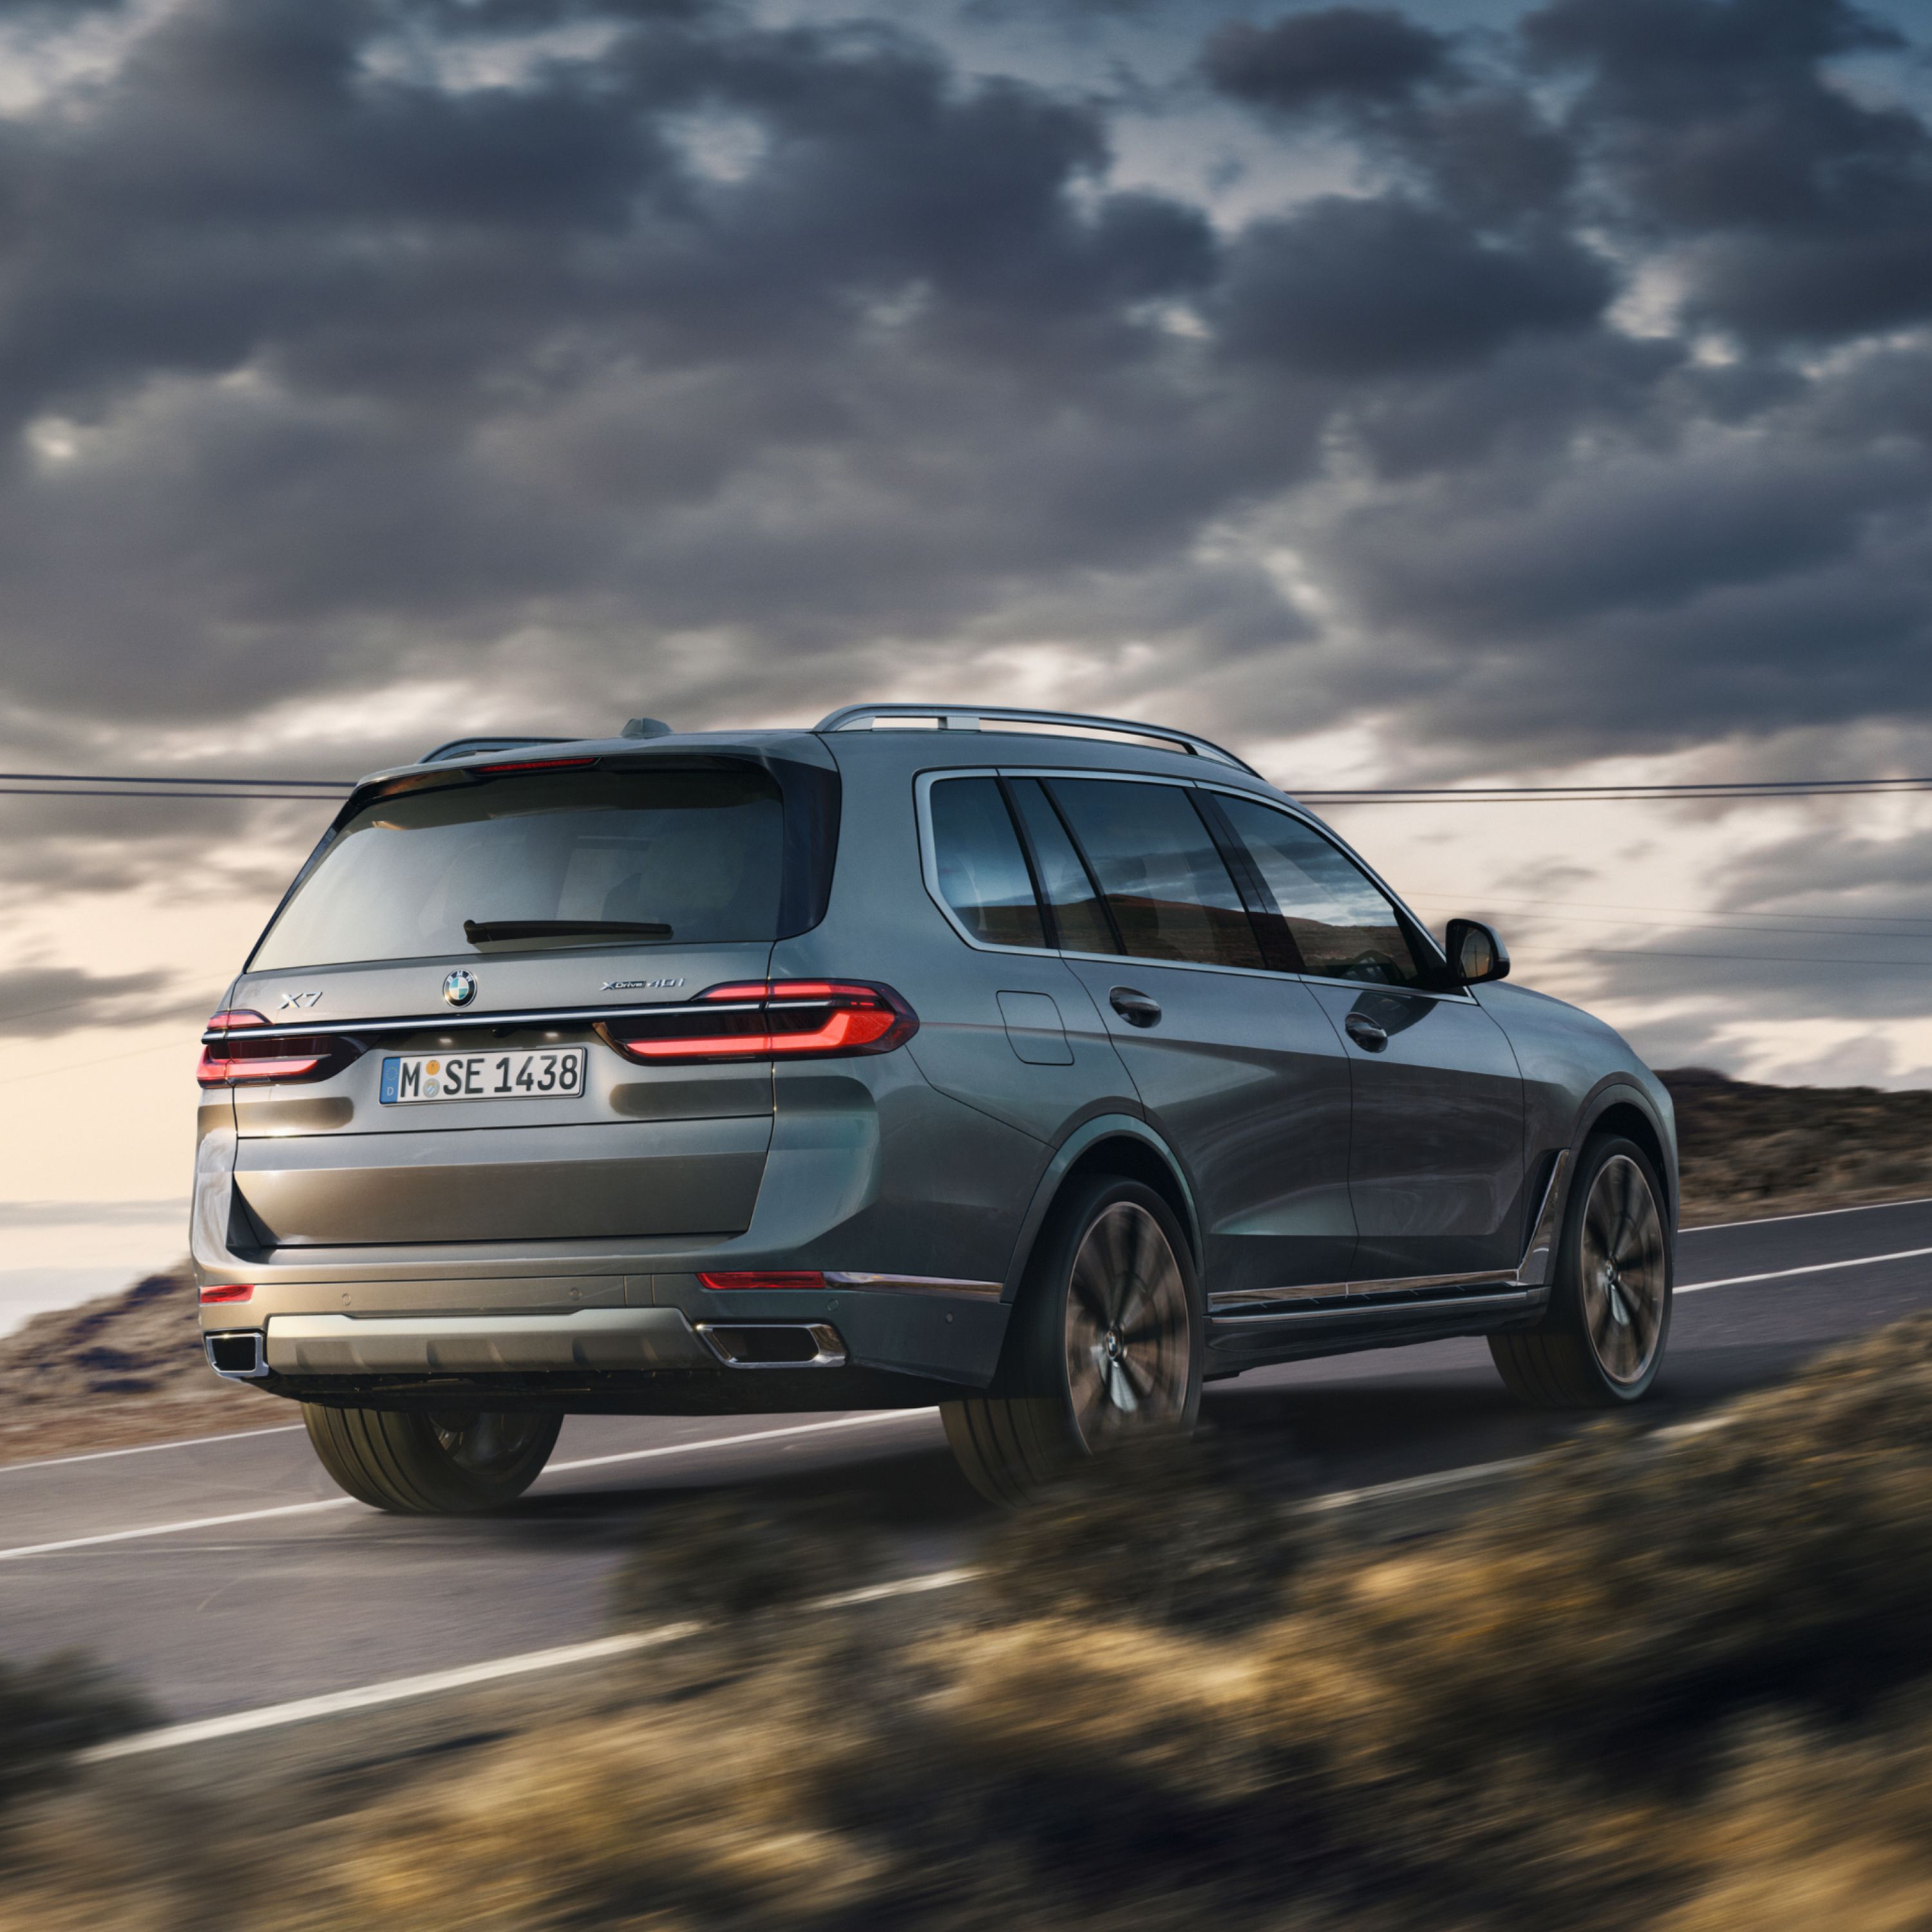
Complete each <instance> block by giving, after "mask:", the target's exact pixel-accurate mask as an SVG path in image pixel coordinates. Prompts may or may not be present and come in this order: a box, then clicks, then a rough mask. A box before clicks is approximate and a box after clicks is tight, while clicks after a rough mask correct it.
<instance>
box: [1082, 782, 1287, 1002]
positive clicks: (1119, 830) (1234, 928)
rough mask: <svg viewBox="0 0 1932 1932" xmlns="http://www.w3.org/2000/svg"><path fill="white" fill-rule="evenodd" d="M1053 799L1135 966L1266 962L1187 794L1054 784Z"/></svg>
mask: <svg viewBox="0 0 1932 1932" xmlns="http://www.w3.org/2000/svg"><path fill="white" fill-rule="evenodd" d="M1053 795H1054V796H1055V799H1058V801H1059V802H1060V804H1061V808H1062V809H1063V810H1064V811H1065V813H1066V814H1067V822H1068V823H1070V825H1071V826H1073V834H1074V836H1075V837H1076V838H1078V839H1079V841H1080V849H1081V850H1082V851H1083V852H1084V853H1085V854H1086V855H1087V858H1088V862H1089V863H1090V865H1091V866H1092V868H1093V870H1094V875H1095V877H1097V879H1098V880H1100V889H1101V891H1102V892H1103V893H1105V894H1106V900H1107V907H1108V910H1109V911H1111V912H1112V914H1113V915H1114V922H1115V925H1116V926H1118V927H1119V928H1120V929H1121V940H1122V942H1123V943H1124V944H1125V946H1126V947H1127V951H1128V952H1130V953H1132V954H1133V956H1135V957H1136V959H1192V960H1197V961H1199V962H1202V963H1203V964H1205V965H1214V966H1259V965H1261V964H1262V954H1261V947H1260V944H1259V941H1257V940H1256V938H1255V930H1254V928H1253V926H1252V925H1250V922H1249V920H1248V916H1247V913H1246V911H1245V910H1243V908H1242V905H1241V899H1240V898H1239V896H1238V895H1237V894H1236V892H1235V882H1234V880H1232V879H1231V878H1229V876H1228V868H1227V867H1226V865H1224V864H1223V862H1222V860H1221V855H1220V853H1219V852H1217V850H1215V849H1214V840H1213V839H1212V838H1210V837H1209V836H1208V828H1207V826H1205V825H1204V824H1203V823H1202V820H1201V814H1199V812H1198V811H1196V810H1195V808H1194V801H1193V798H1192V796H1190V794H1189V793H1188V792H1187V791H1186V790H1184V789H1183V788H1182V787H1180V786H1178V785H1163V784H1127V783H1124V782H1122V781H1120V780H1118V779H1112V778H1055V780H1054V781H1053Z"/></svg>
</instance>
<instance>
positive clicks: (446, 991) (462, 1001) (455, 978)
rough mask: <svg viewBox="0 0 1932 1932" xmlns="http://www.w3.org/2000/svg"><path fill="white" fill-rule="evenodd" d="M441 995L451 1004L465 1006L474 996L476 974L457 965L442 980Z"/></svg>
mask: <svg viewBox="0 0 1932 1932" xmlns="http://www.w3.org/2000/svg"><path fill="white" fill-rule="evenodd" d="M475 997H476V975H475V974H474V973H472V972H469V971H466V970H465V969H464V968H462V967H460V966H459V967H458V968H457V969H456V971H455V972H454V973H452V974H450V975H449V977H447V978H446V980H444V981H443V998H445V999H446V1000H447V1001H449V1004H451V1005H452V1007H466V1006H467V1005H469V1002H470V1001H472V1000H473V999H475Z"/></svg>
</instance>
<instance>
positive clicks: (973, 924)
mask: <svg viewBox="0 0 1932 1932" xmlns="http://www.w3.org/2000/svg"><path fill="white" fill-rule="evenodd" d="M932 843H933V856H934V857H935V859H937V861H938V868H939V889H940V891H941V892H942V893H943V894H944V896H945V899H946V903H947V904H948V905H950V907H952V908H953V911H954V912H955V913H957V914H958V915H959V922H960V923H961V924H962V926H965V929H966V930H967V931H968V932H970V933H971V934H972V935H973V936H974V938H976V939H983V940H985V941H986V942H987V944H989V945H992V946H1044V945H1045V944H1046V929H1045V927H1044V926H1043V923H1042V922H1041V919H1040V902H1039V901H1038V900H1037V898H1034V889H1033V877H1032V875H1031V874H1030V873H1029V872H1028V870H1027V862H1026V855H1025V853H1023V852H1022V850H1020V841H1019V833H1018V832H1016V831H1015V830H1014V829H1013V819H1012V817H1010V815H1009V814H1008V812H1007V802H1006V800H1005V799H1004V798H1002V797H1001V796H1000V787H999V785H998V783H997V781H995V780H994V779H992V778H946V779H944V780H942V781H941V782H940V783H938V784H935V786H934V787H932Z"/></svg>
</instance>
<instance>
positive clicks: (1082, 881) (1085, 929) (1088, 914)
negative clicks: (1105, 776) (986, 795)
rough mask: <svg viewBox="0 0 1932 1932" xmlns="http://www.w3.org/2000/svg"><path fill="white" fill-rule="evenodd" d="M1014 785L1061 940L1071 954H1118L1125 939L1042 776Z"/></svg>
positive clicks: (1022, 819)
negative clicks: (1118, 934)
mask: <svg viewBox="0 0 1932 1932" xmlns="http://www.w3.org/2000/svg"><path fill="white" fill-rule="evenodd" d="M1012 787H1013V802H1014V804H1015V805H1017V806H1018V807H1019V814H1020V820H1021V823H1022V824H1024V825H1025V827H1026V835H1027V838H1028V842H1029V843H1030V844H1031V845H1032V847H1033V862H1034V864H1035V865H1037V866H1038V867H1039V868H1040V890H1041V892H1043V893H1044V894H1045V895H1046V902H1047V904H1049V905H1050V906H1051V907H1052V908H1053V922H1054V924H1055V926H1056V927H1057V928H1058V931H1059V935H1060V944H1061V946H1062V947H1064V948H1065V949H1066V950H1067V951H1068V952H1069V953H1118V952H1119V951H1120V950H1121V947H1120V942H1119V941H1118V940H1117V939H1115V937H1114V929H1113V928H1112V926H1109V924H1108V923H1107V914H1106V908H1105V907H1103V906H1102V904H1100V899H1099V898H1098V897H1097V895H1095V892H1094V881H1093V880H1091V878H1089V877H1088V876H1087V868H1086V866H1085V864H1083V863H1082V860H1081V857H1080V854H1079V853H1078V852H1076V850H1074V849H1073V840H1072V839H1071V838H1068V837H1067V827H1066V826H1064V825H1063V824H1062V823H1061V822H1060V814H1059V813H1058V812H1057V811H1055V810H1054V808H1053V801H1052V799H1050V798H1049V797H1048V796H1047V795H1046V787H1044V786H1043V784H1041V783H1040V781H1039V779H1037V778H1015V779H1013V781H1012Z"/></svg>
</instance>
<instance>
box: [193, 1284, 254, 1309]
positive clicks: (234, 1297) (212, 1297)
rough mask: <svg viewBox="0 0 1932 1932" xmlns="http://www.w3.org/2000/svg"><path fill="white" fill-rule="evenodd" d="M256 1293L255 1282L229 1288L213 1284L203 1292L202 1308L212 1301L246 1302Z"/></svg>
mask: <svg viewBox="0 0 1932 1932" xmlns="http://www.w3.org/2000/svg"><path fill="white" fill-rule="evenodd" d="M254 1292H255V1284H254V1283H253V1282H236V1283H233V1285H232V1286H227V1287H223V1286H218V1285H217V1284H216V1283H212V1282H211V1283H208V1286H206V1287H205V1288H203V1289H202V1291H201V1301H202V1307H204V1308H205V1307H207V1305H208V1304H209V1303H210V1302H211V1301H247V1300H248V1298H249V1297H250V1296H251V1295H253V1294H254Z"/></svg>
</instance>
